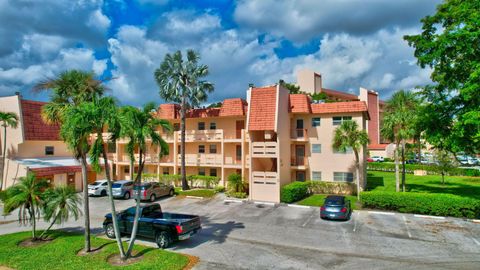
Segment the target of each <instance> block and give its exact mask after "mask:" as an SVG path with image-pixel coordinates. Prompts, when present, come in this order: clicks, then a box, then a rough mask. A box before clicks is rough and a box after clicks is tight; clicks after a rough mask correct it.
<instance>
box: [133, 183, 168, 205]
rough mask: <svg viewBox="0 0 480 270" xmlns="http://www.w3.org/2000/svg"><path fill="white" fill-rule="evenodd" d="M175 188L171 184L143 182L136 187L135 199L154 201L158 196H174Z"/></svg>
mask: <svg viewBox="0 0 480 270" xmlns="http://www.w3.org/2000/svg"><path fill="white" fill-rule="evenodd" d="M173 194H175V189H174V188H173V186H171V185H169V186H168V185H165V184H163V183H157V182H143V183H140V185H138V186H135V187H134V191H133V195H134V198H135V199H140V200H141V201H146V200H150V201H151V202H154V201H155V200H156V199H157V198H160V197H162V196H167V195H170V196H173Z"/></svg>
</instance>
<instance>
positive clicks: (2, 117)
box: [0, 111, 18, 191]
mask: <svg viewBox="0 0 480 270" xmlns="http://www.w3.org/2000/svg"><path fill="white" fill-rule="evenodd" d="M0 123H1V125H2V127H3V153H2V155H3V156H2V164H1V165H2V166H0V168H1V169H0V191H1V190H2V188H3V182H6V181H5V180H4V179H3V174H4V172H5V158H6V155H7V127H12V128H17V125H18V115H17V114H15V113H13V112H2V111H0Z"/></svg>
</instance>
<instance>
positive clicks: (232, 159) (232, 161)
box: [224, 157, 242, 165]
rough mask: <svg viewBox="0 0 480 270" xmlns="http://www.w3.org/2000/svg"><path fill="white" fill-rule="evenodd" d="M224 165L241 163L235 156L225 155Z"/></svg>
mask: <svg viewBox="0 0 480 270" xmlns="http://www.w3.org/2000/svg"><path fill="white" fill-rule="evenodd" d="M224 164H225V165H242V161H241V160H238V159H237V158H235V157H225V163H224Z"/></svg>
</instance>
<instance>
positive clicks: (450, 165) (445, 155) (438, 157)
mask: <svg viewBox="0 0 480 270" xmlns="http://www.w3.org/2000/svg"><path fill="white" fill-rule="evenodd" d="M434 157H435V162H436V165H435V170H436V171H437V172H438V173H440V175H441V176H442V185H444V184H445V175H447V174H448V173H449V172H451V171H452V170H453V169H454V168H455V167H456V163H455V158H454V157H453V155H452V154H451V153H449V152H447V151H445V150H442V149H436V150H435V154H434Z"/></svg>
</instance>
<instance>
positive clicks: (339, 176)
mask: <svg viewBox="0 0 480 270" xmlns="http://www.w3.org/2000/svg"><path fill="white" fill-rule="evenodd" d="M333 181H336V182H353V173H351V172H334V173H333Z"/></svg>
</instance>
